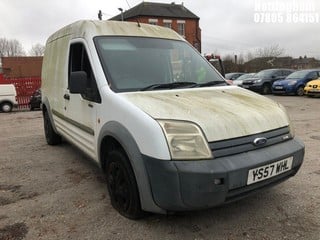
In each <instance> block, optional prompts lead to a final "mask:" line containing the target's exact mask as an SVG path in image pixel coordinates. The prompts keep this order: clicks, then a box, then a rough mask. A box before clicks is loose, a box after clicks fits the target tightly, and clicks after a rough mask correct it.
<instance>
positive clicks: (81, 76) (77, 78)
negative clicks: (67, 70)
mask: <svg viewBox="0 0 320 240" xmlns="http://www.w3.org/2000/svg"><path fill="white" fill-rule="evenodd" d="M86 87H87V73H86V72H84V71H78V72H71V74H70V79H69V91H70V93H85V90H86Z"/></svg>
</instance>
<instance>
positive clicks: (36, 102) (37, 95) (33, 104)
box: [29, 88, 41, 111]
mask: <svg viewBox="0 0 320 240" xmlns="http://www.w3.org/2000/svg"><path fill="white" fill-rule="evenodd" d="M29 105H30V111H33V110H35V109H40V108H41V90H40V88H39V89H37V90H36V91H35V92H34V93H33V94H32V95H31V97H30V101H29Z"/></svg>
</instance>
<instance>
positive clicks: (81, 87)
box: [41, 21, 304, 218]
mask: <svg viewBox="0 0 320 240" xmlns="http://www.w3.org/2000/svg"><path fill="white" fill-rule="evenodd" d="M41 90H42V111H43V117H44V129H45V136H46V140H47V142H48V144H50V145H55V144H59V143H60V142H61V137H63V138H64V139H66V140H67V141H70V142H71V143H72V144H73V145H75V146H77V147H78V148H79V149H81V150H82V151H83V152H84V153H86V154H87V155H88V156H90V157H91V158H92V159H93V160H94V161H96V162H97V163H98V164H99V166H101V168H102V169H103V170H104V171H105V173H106V177H107V186H108V190H109V194H110V199H111V203H112V205H113V207H114V208H115V209H117V210H118V211H119V213H120V214H122V215H123V216H126V217H128V218H139V217H141V216H143V213H144V211H148V212H155V213H163V214H165V213H167V212H172V211H173V212H174V211H185V210H196V209H204V208H210V207H213V206H216V205H219V204H223V203H225V202H229V201H233V200H235V199H238V198H242V197H243V196H245V195H248V194H249V193H253V192H256V191H258V190H261V189H263V188H265V187H269V186H272V185H275V184H276V183H279V182H282V181H283V180H285V179H287V178H289V177H291V176H293V175H294V174H295V173H296V172H297V171H298V169H299V167H300V166H301V164H302V162H303V157H304V145H303V143H302V142H301V141H300V140H299V139H298V138H296V137H295V136H294V132H293V129H292V126H291V123H290V120H289V117H288V115H287V114H286V110H285V109H284V107H282V106H281V105H280V104H278V103H276V102H274V101H272V100H270V99H268V98H265V97H263V96H260V95H257V94H256V93H253V92H251V91H248V90H245V89H242V88H238V87H235V86H229V85H228V84H227V83H226V82H225V80H224V78H223V77H222V76H221V75H220V74H219V73H218V72H217V71H216V69H215V68H214V67H213V66H212V65H211V64H210V63H209V62H208V61H207V60H206V59H205V58H204V57H203V56H201V55H200V54H199V52H198V51H197V50H196V49H194V48H193V47H192V46H191V45H190V44H188V43H187V42H186V41H185V39H184V38H183V37H181V36H180V35H179V34H178V33H176V32H174V31H173V30H171V29H169V28H164V27H160V26H153V25H150V24H140V23H134V22H114V21H78V22H75V23H73V24H71V25H68V26H66V27H64V28H63V29H61V30H59V31H57V32H56V33H54V34H53V35H52V36H51V37H49V39H48V40H47V44H46V50H45V54H44V59H43V68H42V86H41ZM66 161H68V159H66Z"/></svg>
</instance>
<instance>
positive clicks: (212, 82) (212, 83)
mask: <svg viewBox="0 0 320 240" xmlns="http://www.w3.org/2000/svg"><path fill="white" fill-rule="evenodd" d="M220 84H221V85H227V83H226V82H225V81H221V80H220V81H210V82H205V83H198V84H195V85H194V86H192V87H209V86H215V85H220Z"/></svg>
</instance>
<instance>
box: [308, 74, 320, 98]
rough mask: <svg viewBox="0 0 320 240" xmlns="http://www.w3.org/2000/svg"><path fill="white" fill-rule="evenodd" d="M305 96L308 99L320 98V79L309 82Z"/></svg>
mask: <svg viewBox="0 0 320 240" xmlns="http://www.w3.org/2000/svg"><path fill="white" fill-rule="evenodd" d="M304 94H305V95H307V96H308V97H316V96H320V78H319V79H317V80H313V81H310V82H308V83H307V84H306V86H305V88H304Z"/></svg>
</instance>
